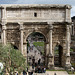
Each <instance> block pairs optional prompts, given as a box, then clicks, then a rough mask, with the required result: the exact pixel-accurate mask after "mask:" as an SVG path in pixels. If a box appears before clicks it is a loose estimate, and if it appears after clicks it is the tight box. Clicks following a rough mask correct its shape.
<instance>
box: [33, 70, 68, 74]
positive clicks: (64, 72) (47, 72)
mask: <svg viewBox="0 0 75 75" xmlns="http://www.w3.org/2000/svg"><path fill="white" fill-rule="evenodd" d="M55 73H56V75H69V74H68V73H67V72H66V71H46V73H34V74H33V75H55Z"/></svg>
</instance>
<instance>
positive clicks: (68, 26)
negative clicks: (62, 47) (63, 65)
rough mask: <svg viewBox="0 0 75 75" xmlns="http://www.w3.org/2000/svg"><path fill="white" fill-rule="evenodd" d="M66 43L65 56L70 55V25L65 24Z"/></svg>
mask: <svg viewBox="0 0 75 75" xmlns="http://www.w3.org/2000/svg"><path fill="white" fill-rule="evenodd" d="M66 29H67V32H66V45H67V54H66V56H70V25H67V27H66Z"/></svg>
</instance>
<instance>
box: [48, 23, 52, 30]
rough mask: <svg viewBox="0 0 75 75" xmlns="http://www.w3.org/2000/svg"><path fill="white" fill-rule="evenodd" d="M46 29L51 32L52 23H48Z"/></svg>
mask: <svg viewBox="0 0 75 75" xmlns="http://www.w3.org/2000/svg"><path fill="white" fill-rule="evenodd" d="M48 28H49V30H52V29H53V25H52V23H50V22H48Z"/></svg>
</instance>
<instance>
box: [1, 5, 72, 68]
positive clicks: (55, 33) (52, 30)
mask: <svg viewBox="0 0 75 75" xmlns="http://www.w3.org/2000/svg"><path fill="white" fill-rule="evenodd" d="M70 9H71V6H70V5H51V4H34V5H29V4H23V5H0V11H1V13H0V14H1V16H0V18H1V20H0V29H1V30H0V31H1V32H0V33H1V42H2V43H3V44H7V43H11V44H12V45H14V46H15V47H17V48H18V49H19V50H21V53H22V54H23V55H24V56H25V57H26V58H27V37H28V36H29V35H30V34H31V33H33V32H39V33H41V34H42V35H44V37H45V39H46V41H45V65H46V67H48V68H54V67H55V64H54V61H55V60H54V56H55V55H54V49H55V47H56V46H57V45H58V46H59V53H60V54H59V62H60V65H61V66H62V67H66V68H69V67H70V66H71V64H70V28H71V18H70Z"/></svg>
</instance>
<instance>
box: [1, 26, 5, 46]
mask: <svg viewBox="0 0 75 75" xmlns="http://www.w3.org/2000/svg"><path fill="white" fill-rule="evenodd" d="M2 31H3V41H2V42H3V44H4V45H6V25H2Z"/></svg>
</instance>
